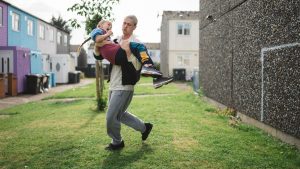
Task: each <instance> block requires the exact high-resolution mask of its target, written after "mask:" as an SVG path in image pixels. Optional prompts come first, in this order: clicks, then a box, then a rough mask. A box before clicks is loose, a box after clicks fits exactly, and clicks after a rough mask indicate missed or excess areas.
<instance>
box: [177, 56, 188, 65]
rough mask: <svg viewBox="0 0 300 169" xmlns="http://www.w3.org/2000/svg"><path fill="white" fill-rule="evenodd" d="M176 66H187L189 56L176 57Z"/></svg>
mask: <svg viewBox="0 0 300 169" xmlns="http://www.w3.org/2000/svg"><path fill="white" fill-rule="evenodd" d="M177 65H178V66H189V65H190V57H189V56H177Z"/></svg>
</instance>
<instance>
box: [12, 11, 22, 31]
mask: <svg viewBox="0 0 300 169" xmlns="http://www.w3.org/2000/svg"><path fill="white" fill-rule="evenodd" d="M12 29H13V30H14V31H20V15H18V14H16V13H14V12H13V13H12Z"/></svg>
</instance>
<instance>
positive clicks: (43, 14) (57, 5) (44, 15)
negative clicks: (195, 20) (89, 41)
mask: <svg viewBox="0 0 300 169" xmlns="http://www.w3.org/2000/svg"><path fill="white" fill-rule="evenodd" d="M6 1H7V2H9V3H11V4H13V5H15V6H17V7H19V8H21V9H23V10H25V11H27V12H29V13H31V14H33V15H35V16H38V17H39V18H41V19H43V20H45V21H48V22H49V21H50V19H51V17H52V15H53V16H55V17H58V16H59V15H61V16H62V17H63V19H64V20H68V19H70V18H74V17H75V16H76V15H75V13H71V12H67V8H69V7H71V6H72V5H73V4H75V3H76V2H80V0H6ZM166 10H170V11H179V10H181V11H199V0H120V2H119V4H116V5H115V6H114V8H113V16H114V18H115V22H114V23H113V32H114V35H120V34H121V33H122V31H121V27H122V22H123V18H124V16H126V15H130V14H134V15H136V16H137V18H138V20H139V23H138V27H137V29H136V31H135V34H136V35H137V36H138V38H139V39H140V40H141V41H142V42H160V31H158V28H159V27H160V24H161V16H159V17H157V15H158V14H160V15H161V14H162V12H163V11H166ZM71 35H72V39H71V44H80V43H81V42H82V41H83V40H84V39H85V38H86V37H87V35H86V33H85V31H84V28H82V29H75V30H73V31H72V34H71Z"/></svg>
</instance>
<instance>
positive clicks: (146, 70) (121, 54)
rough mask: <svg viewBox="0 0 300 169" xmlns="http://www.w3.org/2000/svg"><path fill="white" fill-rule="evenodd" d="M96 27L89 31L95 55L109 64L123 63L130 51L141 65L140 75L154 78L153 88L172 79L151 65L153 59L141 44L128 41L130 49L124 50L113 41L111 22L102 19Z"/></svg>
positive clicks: (125, 61)
mask: <svg viewBox="0 0 300 169" xmlns="http://www.w3.org/2000/svg"><path fill="white" fill-rule="evenodd" d="M97 27H98V28H96V29H94V30H93V31H92V32H91V38H92V39H93V40H94V42H95V49H94V53H95V55H96V56H100V55H101V56H102V57H103V58H104V59H106V60H108V61H109V62H110V63H111V64H123V63H127V62H128V60H127V57H130V55H131V53H132V54H133V55H134V56H135V57H136V58H137V59H138V60H139V62H140V63H141V64H142V65H143V68H142V75H144V76H151V77H153V78H155V79H154V80H153V84H154V87H155V88H159V87H161V86H162V85H165V84H168V83H170V82H171V81H172V80H173V78H172V77H163V76H162V73H161V72H160V71H158V70H156V69H155V68H154V67H153V61H152V59H151V58H150V56H149V55H148V51H147V48H146V47H145V46H144V45H143V44H141V43H136V42H129V48H130V51H128V50H124V49H123V48H122V47H121V46H120V45H119V44H115V43H113V42H112V41H111V39H110V36H111V35H112V31H111V27H112V25H111V22H109V21H105V20H102V21H100V22H99V24H98V25H97ZM99 42H105V43H104V44H105V45H103V46H101V47H98V46H97V43H99Z"/></svg>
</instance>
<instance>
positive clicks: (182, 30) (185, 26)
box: [177, 22, 192, 36]
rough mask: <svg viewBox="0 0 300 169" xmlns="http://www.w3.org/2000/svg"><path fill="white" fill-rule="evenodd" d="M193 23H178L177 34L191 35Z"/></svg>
mask: <svg viewBox="0 0 300 169" xmlns="http://www.w3.org/2000/svg"><path fill="white" fill-rule="evenodd" d="M191 27H192V26H191V23H187V22H186V23H177V35H185V36H188V35H191Z"/></svg>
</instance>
